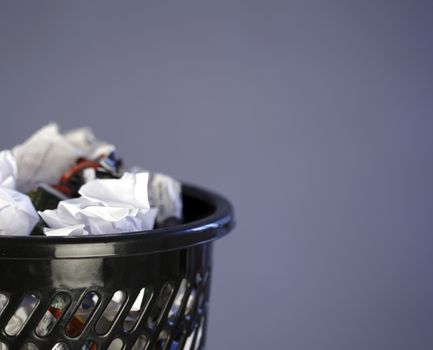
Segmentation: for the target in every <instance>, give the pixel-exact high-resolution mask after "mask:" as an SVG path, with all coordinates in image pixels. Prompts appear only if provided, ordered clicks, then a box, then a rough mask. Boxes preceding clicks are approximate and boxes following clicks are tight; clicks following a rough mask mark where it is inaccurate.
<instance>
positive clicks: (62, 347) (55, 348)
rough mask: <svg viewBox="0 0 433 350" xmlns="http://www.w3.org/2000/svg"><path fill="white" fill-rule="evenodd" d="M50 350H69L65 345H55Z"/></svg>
mask: <svg viewBox="0 0 433 350" xmlns="http://www.w3.org/2000/svg"><path fill="white" fill-rule="evenodd" d="M51 350H69V347H68V346H67V345H66V344H65V343H56V344H55V345H54V346H53V347H52V348H51Z"/></svg>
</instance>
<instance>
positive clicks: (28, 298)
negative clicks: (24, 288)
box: [5, 294, 39, 336]
mask: <svg viewBox="0 0 433 350" xmlns="http://www.w3.org/2000/svg"><path fill="white" fill-rule="evenodd" d="M38 303H39V299H38V298H37V297H36V295H34V294H26V295H25V296H24V297H23V299H22V301H21V303H20V305H19V306H18V308H17V309H16V311H15V313H14V315H13V316H12V317H11V318H10V320H9V322H8V324H7V325H6V328H5V332H6V334H7V335H10V336H16V335H18V334H19V333H20V332H21V330H22V329H23V328H24V326H25V325H26V323H27V321H28V320H29V319H30V317H31V316H32V314H33V312H34V311H35V309H36V306H37V305H38Z"/></svg>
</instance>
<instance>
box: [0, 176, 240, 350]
mask: <svg viewBox="0 0 433 350" xmlns="http://www.w3.org/2000/svg"><path fill="white" fill-rule="evenodd" d="M183 200H184V217H185V224H182V225H176V226H171V227H167V228H161V229H156V230H152V231H150V232H147V233H131V234H124V235H105V236H91V237H2V236H0V350H4V349H8V350H19V349H41V350H42V349H47V350H48V349H55V350H65V349H70V350H71V349H87V350H96V349H98V350H99V349H110V350H117V349H122V350H128V349H134V350H139V349H146V350H150V349H164V350H167V349H168V350H174V349H179V350H181V349H184V350H198V349H204V344H205V338H206V324H207V316H208V302H209V291H210V277H211V268H212V246H213V241H214V240H216V239H218V238H220V237H222V236H224V235H226V234H227V233H228V232H229V231H230V230H231V229H232V228H233V226H234V218H233V209H232V206H231V205H230V203H229V202H228V201H227V200H226V199H224V198H223V197H221V196H219V195H217V194H215V193H212V192H209V191H206V190H203V189H199V188H197V187H194V186H189V185H183Z"/></svg>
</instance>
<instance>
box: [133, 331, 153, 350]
mask: <svg viewBox="0 0 433 350" xmlns="http://www.w3.org/2000/svg"><path fill="white" fill-rule="evenodd" d="M148 345H149V338H148V337H147V335H146V334H141V335H140V336H139V337H138V338H137V340H136V341H135V343H134V345H133V346H132V348H131V350H147V346H148Z"/></svg>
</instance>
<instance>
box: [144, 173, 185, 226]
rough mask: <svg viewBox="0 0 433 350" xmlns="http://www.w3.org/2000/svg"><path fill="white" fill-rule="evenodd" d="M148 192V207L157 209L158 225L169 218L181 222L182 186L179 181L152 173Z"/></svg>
mask: <svg viewBox="0 0 433 350" xmlns="http://www.w3.org/2000/svg"><path fill="white" fill-rule="evenodd" d="M148 190H149V203H150V205H151V206H152V207H156V208H158V215H157V217H156V221H157V222H158V224H162V223H163V222H164V221H165V220H167V219H169V218H176V219H178V220H182V198H181V192H182V185H181V183H180V182H179V181H177V180H176V179H173V178H172V177H170V176H168V175H165V174H161V173H152V174H151V177H150V180H149V186H148Z"/></svg>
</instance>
